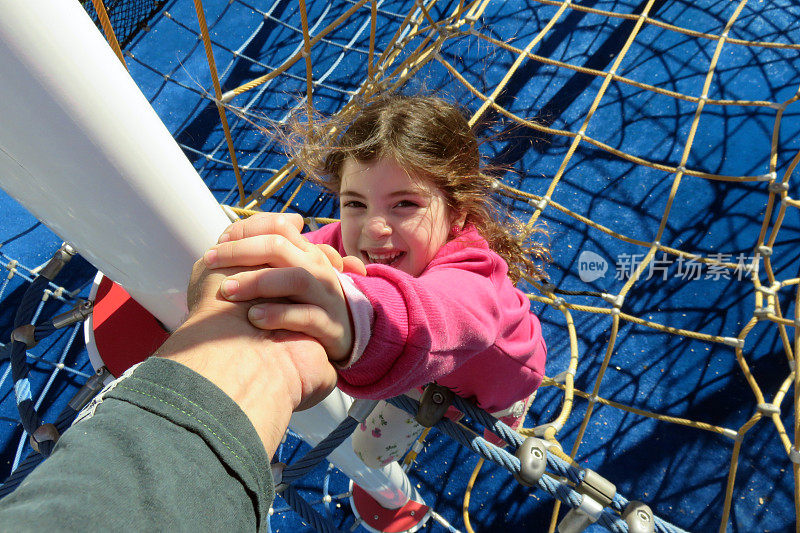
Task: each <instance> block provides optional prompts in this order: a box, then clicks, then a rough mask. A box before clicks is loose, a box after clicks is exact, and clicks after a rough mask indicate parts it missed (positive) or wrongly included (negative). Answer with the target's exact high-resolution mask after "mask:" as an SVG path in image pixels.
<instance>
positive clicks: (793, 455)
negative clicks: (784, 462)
mask: <svg viewBox="0 0 800 533" xmlns="http://www.w3.org/2000/svg"><path fill="white" fill-rule="evenodd" d="M789 459H790V460H791V461H792V462H793V463H794V464H798V463H800V451H798V449H797V448H795V447H794V446H792V449H791V451H790V452H789Z"/></svg>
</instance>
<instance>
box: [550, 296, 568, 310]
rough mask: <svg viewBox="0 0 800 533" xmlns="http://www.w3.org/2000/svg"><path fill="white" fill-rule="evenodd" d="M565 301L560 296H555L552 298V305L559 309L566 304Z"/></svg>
mask: <svg viewBox="0 0 800 533" xmlns="http://www.w3.org/2000/svg"><path fill="white" fill-rule="evenodd" d="M566 303H567V301H566V300H565V299H564V298H562V297H561V296H556V297H555V298H553V306H554V307H555V308H556V309H561V308H562V307H563V306H564V305H566Z"/></svg>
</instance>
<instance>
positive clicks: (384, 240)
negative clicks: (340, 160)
mask: <svg viewBox="0 0 800 533" xmlns="http://www.w3.org/2000/svg"><path fill="white" fill-rule="evenodd" d="M339 207H340V212H341V218H342V239H343V241H344V243H343V244H344V249H345V252H347V254H348V255H354V256H356V257H358V258H360V259H361V260H363V261H364V263H365V264H369V263H379V264H383V265H389V266H392V267H394V268H397V269H399V270H402V271H403V272H405V273H407V274H411V275H412V276H415V277H416V276H419V275H420V274H422V271H423V270H425V268H426V267H427V266H428V263H430V262H431V260H432V259H433V258H434V256H435V255H436V253H437V252H438V251H439V249H440V248H441V247H442V245H444V244H445V243H446V242H447V237H448V235H449V233H450V226H451V224H452V223H453V221H454V220H453V218H454V217H452V215H451V214H450V212H449V211H450V210H449V209H448V208H447V203H446V202H445V199H444V196H443V195H442V193H441V192H440V191H439V190H438V189H435V188H434V187H432V186H428V185H427V184H425V183H423V182H421V181H419V180H414V179H411V177H410V176H409V175H408V173H407V172H406V171H405V170H404V169H403V168H402V167H400V166H399V165H398V164H397V163H395V162H394V161H392V160H391V159H377V160H374V161H370V162H367V163H361V162H359V161H356V160H354V159H347V160H345V162H344V165H343V166H342V184H341V189H340V191H339Z"/></svg>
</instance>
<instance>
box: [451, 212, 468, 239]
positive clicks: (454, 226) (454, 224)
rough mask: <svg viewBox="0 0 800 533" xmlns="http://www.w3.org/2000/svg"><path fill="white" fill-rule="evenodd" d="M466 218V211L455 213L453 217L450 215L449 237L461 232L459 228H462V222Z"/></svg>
mask: <svg viewBox="0 0 800 533" xmlns="http://www.w3.org/2000/svg"><path fill="white" fill-rule="evenodd" d="M466 220H467V215H466V213H465V214H463V215H460V214H456V215H454V216H453V217H451V221H450V238H451V239H452V238H454V237H457V236H458V234H459V233H461V230H463V229H464V223H465V222H466Z"/></svg>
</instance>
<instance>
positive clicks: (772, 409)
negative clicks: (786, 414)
mask: <svg viewBox="0 0 800 533" xmlns="http://www.w3.org/2000/svg"><path fill="white" fill-rule="evenodd" d="M756 409H757V410H758V412H759V413H761V414H762V415H769V416H771V415H780V414H781V408H780V407H779V406H777V405H775V404H774V403H760V404H758V405H757V406H756Z"/></svg>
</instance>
